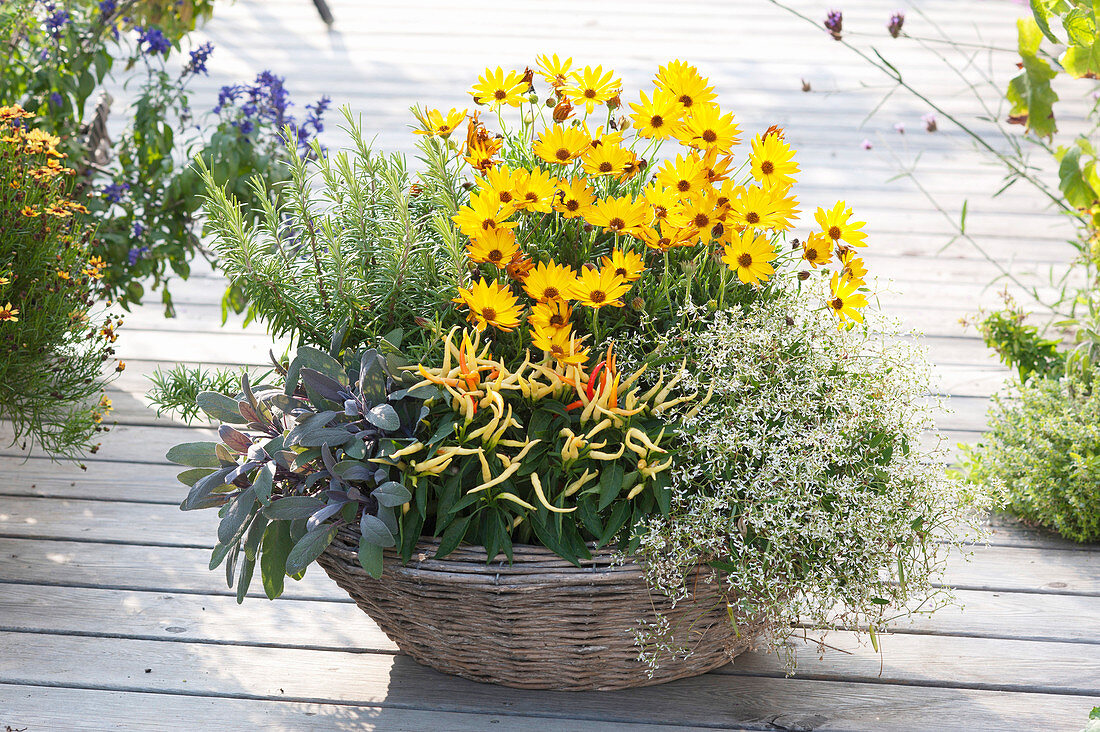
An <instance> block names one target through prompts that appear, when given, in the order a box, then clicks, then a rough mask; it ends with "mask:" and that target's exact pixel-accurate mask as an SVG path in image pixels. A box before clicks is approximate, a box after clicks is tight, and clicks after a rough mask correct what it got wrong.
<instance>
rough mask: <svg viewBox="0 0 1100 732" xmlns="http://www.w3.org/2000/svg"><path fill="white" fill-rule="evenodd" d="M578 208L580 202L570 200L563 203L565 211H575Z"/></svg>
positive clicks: (573, 199)
mask: <svg viewBox="0 0 1100 732" xmlns="http://www.w3.org/2000/svg"><path fill="white" fill-rule="evenodd" d="M580 207H581V202H580V201H578V200H577V199H575V198H570V199H569V200H568V201H566V202H565V209H566V210H567V211H576V210H577V209H578V208H580Z"/></svg>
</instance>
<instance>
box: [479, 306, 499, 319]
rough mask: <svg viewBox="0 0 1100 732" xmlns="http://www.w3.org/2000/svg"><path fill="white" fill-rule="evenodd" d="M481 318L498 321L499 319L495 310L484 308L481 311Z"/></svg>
mask: <svg viewBox="0 0 1100 732" xmlns="http://www.w3.org/2000/svg"><path fill="white" fill-rule="evenodd" d="M481 317H482V318H484V319H485V320H496V319H497V311H496V310H495V309H493V308H482V309H481Z"/></svg>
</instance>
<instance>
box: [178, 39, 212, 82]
mask: <svg viewBox="0 0 1100 732" xmlns="http://www.w3.org/2000/svg"><path fill="white" fill-rule="evenodd" d="M213 51H214V44H213V43H204V44H202V45H201V46H199V47H198V48H196V49H195V50H194V51H192V52H191V60H190V61H189V62H188V63H187V67H186V68H185V69H184V73H191V74H195V75H196V76H197V75H198V74H202V75H203V76H209V73H208V72H207V70H206V61H207V59H209V58H210V54H211V53H213Z"/></svg>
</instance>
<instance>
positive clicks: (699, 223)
mask: <svg viewBox="0 0 1100 732" xmlns="http://www.w3.org/2000/svg"><path fill="white" fill-rule="evenodd" d="M691 222H692V223H693V224H695V228H697V229H702V228H703V227H704V226H707V225H708V224H710V217H709V216H707V215H706V214H705V213H697V214H695V218H694V219H692V220H691Z"/></svg>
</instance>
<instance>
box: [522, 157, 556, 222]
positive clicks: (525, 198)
mask: <svg viewBox="0 0 1100 732" xmlns="http://www.w3.org/2000/svg"><path fill="white" fill-rule="evenodd" d="M557 182H558V179H557V178H554V177H553V176H551V175H550V174H549V173H547V172H546V171H545V170H543V169H542V168H532V169H531V170H530V171H526V174H525V175H522V176H520V178H519V183H518V185H517V186H516V207H517V208H519V209H520V210H521V211H532V212H535V213H550V211H551V210H553V209H552V208H551V207H552V205H553V203H554V198H555V197H556V195H557V192H558V186H557Z"/></svg>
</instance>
